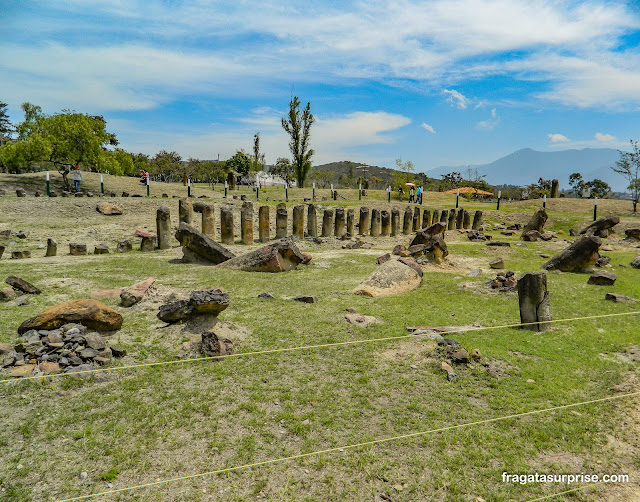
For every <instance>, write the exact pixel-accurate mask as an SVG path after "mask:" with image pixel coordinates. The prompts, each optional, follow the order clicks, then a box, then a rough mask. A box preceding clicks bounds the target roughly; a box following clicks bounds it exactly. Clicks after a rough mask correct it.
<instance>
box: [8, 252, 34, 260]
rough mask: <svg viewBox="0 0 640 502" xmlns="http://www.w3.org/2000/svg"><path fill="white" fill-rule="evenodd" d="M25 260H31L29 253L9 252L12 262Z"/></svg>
mask: <svg viewBox="0 0 640 502" xmlns="http://www.w3.org/2000/svg"><path fill="white" fill-rule="evenodd" d="M26 258H31V251H26V250H23V251H11V259H12V260H24V259H26Z"/></svg>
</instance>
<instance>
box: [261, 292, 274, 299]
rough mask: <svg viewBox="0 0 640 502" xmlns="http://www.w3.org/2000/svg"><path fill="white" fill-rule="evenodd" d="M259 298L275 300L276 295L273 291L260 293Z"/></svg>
mask: <svg viewBox="0 0 640 502" xmlns="http://www.w3.org/2000/svg"><path fill="white" fill-rule="evenodd" d="M258 298H261V299H262V300H273V298H274V296H273V295H272V294H271V293H260V294H259V295H258Z"/></svg>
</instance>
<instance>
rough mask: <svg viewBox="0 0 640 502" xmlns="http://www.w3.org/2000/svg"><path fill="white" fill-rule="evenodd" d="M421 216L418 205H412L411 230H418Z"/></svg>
mask: <svg viewBox="0 0 640 502" xmlns="http://www.w3.org/2000/svg"><path fill="white" fill-rule="evenodd" d="M421 216H422V214H421V211H420V208H419V207H414V208H413V219H412V220H411V229H412V231H413V232H417V231H418V230H420V229H421V228H422V223H421V220H420V217H421Z"/></svg>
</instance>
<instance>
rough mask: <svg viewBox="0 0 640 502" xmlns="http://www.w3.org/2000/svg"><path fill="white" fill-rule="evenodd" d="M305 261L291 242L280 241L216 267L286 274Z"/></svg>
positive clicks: (286, 240) (287, 240)
mask: <svg viewBox="0 0 640 502" xmlns="http://www.w3.org/2000/svg"><path fill="white" fill-rule="evenodd" d="M305 261H306V258H305V256H304V255H303V254H302V253H301V252H300V250H299V249H298V247H297V246H296V245H295V244H294V243H293V242H291V241H290V240H289V239H282V240H281V241H278V242H275V243H273V244H270V245H268V246H262V247H259V248H258V249H256V250H254V251H251V252H249V253H247V254H243V255H241V256H237V257H235V258H233V259H231V260H228V261H225V262H224V263H221V264H220V265H218V267H219V268H226V269H232V270H244V271H245V272H287V271H289V270H294V269H295V268H296V267H297V266H298V265H299V264H300V263H304V262H305Z"/></svg>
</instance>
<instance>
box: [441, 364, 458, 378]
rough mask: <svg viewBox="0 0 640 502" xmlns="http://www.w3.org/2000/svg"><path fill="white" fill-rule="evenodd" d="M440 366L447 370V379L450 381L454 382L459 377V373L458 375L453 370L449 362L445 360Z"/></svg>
mask: <svg viewBox="0 0 640 502" xmlns="http://www.w3.org/2000/svg"><path fill="white" fill-rule="evenodd" d="M440 368H442V369H443V370H444V371H446V372H447V380H448V381H449V382H453V381H455V380H457V379H458V375H456V372H455V371H453V368H452V367H451V365H449V364H448V363H446V362H444V361H443V362H442V364H440Z"/></svg>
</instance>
